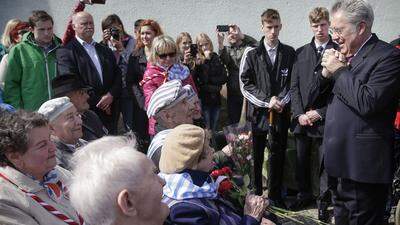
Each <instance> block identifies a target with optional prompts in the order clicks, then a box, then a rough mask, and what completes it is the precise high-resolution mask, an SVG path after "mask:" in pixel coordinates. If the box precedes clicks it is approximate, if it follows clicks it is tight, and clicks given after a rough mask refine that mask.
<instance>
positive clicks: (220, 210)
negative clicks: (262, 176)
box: [159, 124, 268, 225]
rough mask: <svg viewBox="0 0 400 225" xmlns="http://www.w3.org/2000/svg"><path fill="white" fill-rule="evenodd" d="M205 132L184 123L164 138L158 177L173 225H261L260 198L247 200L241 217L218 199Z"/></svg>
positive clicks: (266, 203)
mask: <svg viewBox="0 0 400 225" xmlns="http://www.w3.org/2000/svg"><path fill="white" fill-rule="evenodd" d="M213 153H214V149H212V148H211V147H210V145H209V138H208V135H207V132H206V131H205V130H204V129H202V128H200V127H197V126H195V125H189V124H183V125H179V126H177V127H175V128H174V129H172V131H171V132H170V133H169V134H168V135H167V137H166V139H165V143H164V145H163V147H162V151H161V158H160V165H159V166H160V171H161V172H160V173H159V176H161V177H162V178H164V179H165V182H166V185H165V186H164V188H163V194H164V197H163V201H164V202H165V203H167V204H168V206H169V208H170V215H169V218H168V220H169V222H172V224H193V225H194V224H196V225H199V224H215V225H217V224H233V225H236V224H237V225H239V224H260V221H261V218H262V216H263V213H264V210H265V209H266V207H267V205H268V202H267V201H266V200H265V199H264V198H262V197H261V196H255V195H249V196H247V198H246V204H245V207H244V215H241V213H240V212H238V211H237V210H236V209H235V208H234V207H233V206H232V205H231V204H230V203H229V202H226V201H225V200H223V199H222V198H220V197H219V196H218V193H217V189H218V187H217V185H216V183H214V181H213V180H212V178H211V177H210V176H209V172H210V171H211V169H212V168H213V167H214V163H213Z"/></svg>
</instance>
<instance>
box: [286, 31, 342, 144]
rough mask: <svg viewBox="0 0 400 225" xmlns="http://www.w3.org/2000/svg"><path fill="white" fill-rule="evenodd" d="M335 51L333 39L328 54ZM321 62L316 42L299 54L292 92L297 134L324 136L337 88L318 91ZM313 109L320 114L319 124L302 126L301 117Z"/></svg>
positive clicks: (298, 52) (294, 70)
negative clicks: (332, 97) (333, 91)
mask: <svg viewBox="0 0 400 225" xmlns="http://www.w3.org/2000/svg"><path fill="white" fill-rule="evenodd" d="M334 47H336V44H334V43H333V41H332V39H330V40H329V42H328V44H327V45H326V47H325V50H326V49H330V48H334ZM321 59H322V57H321V58H319V59H318V56H317V49H316V47H315V43H314V38H313V39H312V40H311V42H310V43H308V44H306V45H304V46H302V47H300V48H299V49H297V50H296V62H295V63H294V65H293V71H292V80H291V88H290V98H291V109H292V129H293V133H295V134H300V133H301V134H307V135H308V136H310V137H322V136H323V131H324V120H325V114H326V109H327V105H328V99H329V96H330V94H331V91H332V88H333V85H327V87H326V88H325V89H323V90H319V88H318V84H317V82H318V80H319V77H320V76H321V72H322V66H321ZM311 109H313V110H316V111H317V112H318V114H319V115H320V116H321V117H322V119H321V120H318V121H316V122H315V123H314V124H313V126H300V124H299V122H298V117H299V116H300V115H301V114H304V113H306V112H307V111H308V110H311Z"/></svg>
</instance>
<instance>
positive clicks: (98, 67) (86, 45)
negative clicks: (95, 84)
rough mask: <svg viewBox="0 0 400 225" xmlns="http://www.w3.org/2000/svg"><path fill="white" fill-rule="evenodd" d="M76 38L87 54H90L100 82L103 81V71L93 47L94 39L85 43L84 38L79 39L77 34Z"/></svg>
mask: <svg viewBox="0 0 400 225" xmlns="http://www.w3.org/2000/svg"><path fill="white" fill-rule="evenodd" d="M75 37H76V40H78V42H79V43H80V44H81V45H82V46H83V48H84V49H85V50H86V52H87V54H88V55H89V56H90V59H91V60H92V62H93V64H94V66H95V67H96V70H97V72H98V73H99V79H100V82H101V83H103V71H102V68H101V64H100V59H99V56H98V55H97V52H96V48H95V47H94V44H95V43H96V42H95V41H93V40H92V42H91V43H87V42H85V41H84V40H82V39H80V38H79V37H78V36H75Z"/></svg>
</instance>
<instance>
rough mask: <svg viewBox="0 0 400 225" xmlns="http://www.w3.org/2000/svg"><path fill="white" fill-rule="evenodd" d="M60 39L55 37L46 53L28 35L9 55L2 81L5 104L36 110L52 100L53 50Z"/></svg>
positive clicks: (54, 56)
mask: <svg viewBox="0 0 400 225" xmlns="http://www.w3.org/2000/svg"><path fill="white" fill-rule="evenodd" d="M60 43H61V41H60V39H59V38H57V37H56V36H54V38H53V45H52V47H51V49H50V51H49V52H48V53H47V54H46V53H45V51H44V50H43V49H42V48H41V47H39V46H38V45H37V44H36V43H35V41H34V37H33V34H32V33H31V32H28V33H27V34H25V35H24V36H23V39H22V42H21V43H19V44H17V45H15V46H14V47H13V48H12V49H11V51H10V53H9V55H8V67H7V70H6V75H5V82H4V101H5V102H6V103H8V104H10V105H12V106H14V108H16V109H25V110H29V111H36V110H37V109H38V108H39V107H40V106H41V105H42V103H43V102H45V101H47V100H49V99H51V97H52V88H51V80H52V79H53V78H54V77H55V76H56V70H57V66H56V53H55V52H56V51H55V50H56V49H57V48H58V47H59V46H60Z"/></svg>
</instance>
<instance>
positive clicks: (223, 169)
mask: <svg viewBox="0 0 400 225" xmlns="http://www.w3.org/2000/svg"><path fill="white" fill-rule="evenodd" d="M221 170H222V172H223V173H224V174H225V175H229V176H230V175H232V170H231V168H229V167H227V166H225V167H223V168H222V169H221Z"/></svg>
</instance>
